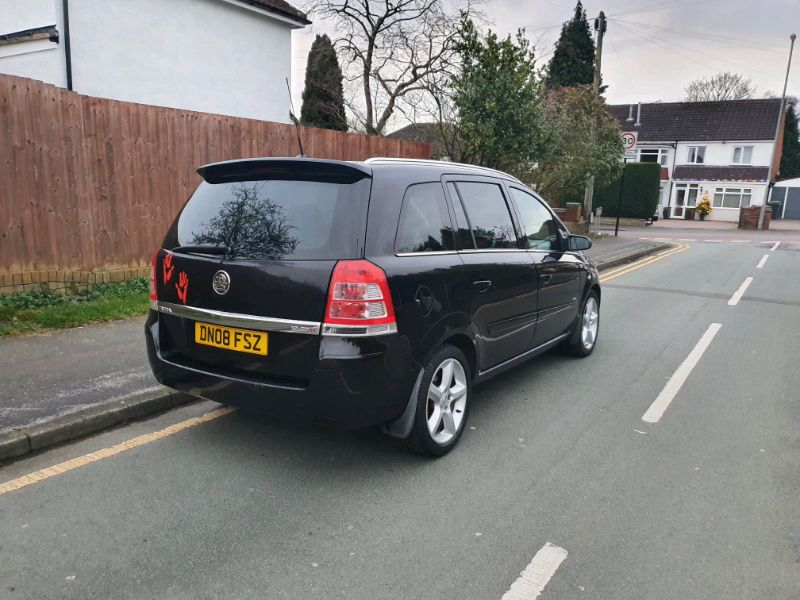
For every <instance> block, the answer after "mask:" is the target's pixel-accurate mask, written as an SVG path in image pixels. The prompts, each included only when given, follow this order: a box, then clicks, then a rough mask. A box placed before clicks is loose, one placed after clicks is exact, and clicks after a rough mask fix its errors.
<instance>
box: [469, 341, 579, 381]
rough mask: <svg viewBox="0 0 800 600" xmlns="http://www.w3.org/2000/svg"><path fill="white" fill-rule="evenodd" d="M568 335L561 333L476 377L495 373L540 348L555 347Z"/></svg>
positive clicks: (479, 373) (479, 372)
mask: <svg viewBox="0 0 800 600" xmlns="http://www.w3.org/2000/svg"><path fill="white" fill-rule="evenodd" d="M568 335H569V333H562V334H561V335H559V336H558V337H554V338H553V339H552V340H550V341H549V342H545V343H544V344H539V345H538V346H536V348H531V349H530V350H526V351H525V352H523V353H522V354H517V355H516V356H514V357H512V358H509V359H508V360H504V361H503V362H501V363H500V364H499V365H495V366H493V367H489V368H488V369H486V370H485V371H478V375H479V376H480V377H483V376H484V375H487V374H489V373H491V372H492V371H495V370H497V369H499V368H501V367H505V366H506V365H508V364H509V363H513V362H514V361H517V360H521V359H523V358H525V357H526V356H528V355H529V354H532V353H533V352H536V351H538V350H541V349H542V348H544V347H545V346H551V345H555V344H557V343H558V342H560V341H561V340H563V339H564V338H565V337H567V336H568Z"/></svg>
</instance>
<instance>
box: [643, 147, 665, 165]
mask: <svg viewBox="0 0 800 600" xmlns="http://www.w3.org/2000/svg"><path fill="white" fill-rule="evenodd" d="M639 162H653V163H658V164H659V165H661V166H662V167H665V166H667V149H666V148H642V149H640V150H639Z"/></svg>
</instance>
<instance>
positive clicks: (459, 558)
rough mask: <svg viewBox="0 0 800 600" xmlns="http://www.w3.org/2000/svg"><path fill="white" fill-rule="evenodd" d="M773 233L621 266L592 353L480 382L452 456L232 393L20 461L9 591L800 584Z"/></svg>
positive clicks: (796, 248) (305, 594)
mask: <svg viewBox="0 0 800 600" xmlns="http://www.w3.org/2000/svg"><path fill="white" fill-rule="evenodd" d="M770 248H771V246H769V245H763V244H758V243H752V244H725V243H721V244H694V245H691V247H689V248H688V249H686V250H685V251H682V252H679V253H676V254H674V255H671V256H668V257H665V258H662V259H660V260H657V261H654V262H647V263H645V264H644V266H641V267H640V268H637V269H634V270H622V271H620V272H618V273H620V274H618V275H617V276H616V277H613V278H611V277H612V276H613V272H612V273H611V274H606V275H605V277H606V278H607V279H609V280H608V282H607V283H606V284H605V286H604V289H603V301H602V318H601V334H600V341H599V345H598V347H597V349H596V351H595V353H594V354H593V355H592V356H591V357H590V358H588V359H583V360H581V359H574V358H567V357H563V356H559V355H557V354H549V355H545V356H543V357H540V358H539V359H537V360H535V361H534V362H532V363H530V364H529V365H527V366H524V367H521V368H518V369H516V370H514V371H512V372H510V373H508V374H507V375H504V376H503V377H502V378H500V379H499V380H495V381H492V382H489V383H487V384H486V385H484V386H481V387H478V388H476V390H475V392H474V394H473V399H472V402H473V406H472V413H471V415H470V423H469V426H470V428H469V429H468V430H467V431H466V432H465V435H464V438H463V439H462V441H461V443H460V445H459V447H458V448H457V449H456V450H455V451H454V452H452V453H451V454H449V455H448V456H446V457H444V458H442V459H439V460H428V459H424V458H421V457H417V456H414V455H411V454H408V453H406V452H405V451H404V450H403V449H401V448H400V447H399V446H398V444H397V443H396V442H394V441H393V440H391V439H388V438H384V437H382V436H380V435H379V434H377V433H375V432H372V431H366V432H355V433H353V432H351V433H340V432H335V431H328V430H321V429H317V428H312V427H303V426H297V425H288V424H282V423H270V422H264V421H256V420H253V419H252V418H250V417H247V416H245V415H243V414H241V413H239V412H233V413H230V414H226V415H224V416H219V417H218V418H215V419H213V420H209V421H208V422H204V423H201V424H196V425H195V426H193V427H191V428H186V424H184V425H183V426H182V430H180V431H175V430H167V431H166V432H164V431H163V429H164V428H165V427H168V426H169V425H172V424H175V423H183V422H185V420H186V419H189V418H191V417H195V416H198V415H202V414H204V413H207V412H209V411H212V410H214V409H215V408H216V405H213V404H211V403H202V404H196V405H191V406H187V407H183V408H181V409H178V410H175V411H172V412H170V413H168V414H165V415H162V416H160V417H157V418H154V419H151V420H149V421H145V422H140V423H134V424H132V425H129V426H127V427H124V428H120V429H117V430H114V431H111V432H108V433H105V434H102V435H98V436H95V437H93V438H89V439H86V440H83V441H81V442H78V443H75V444H72V445H69V446H66V447H63V448H60V449H55V450H52V451H49V452H46V453H43V454H40V455H37V456H33V457H30V458H27V459H25V460H21V461H18V462H16V463H13V464H11V465H7V466H5V467H2V468H0V598H26V599H27V598H76V599H88V598H103V599H108V598H187V599H188V598H193V599H194V598H259V599H263V598H292V599H296V598H326V599H327V598H348V599H350V598H352V599H361V598H363V599H376V598H426V599H430V598H459V599H470V598H475V599H482V600H484V599H492V598H497V599H499V598H501V597H502V596H503V595H504V594H505V593H506V592H507V591H508V590H509V589H510V588H512V586H515V587H514V589H515V590H516V589H518V588H519V586H522V587H523V588H524V587H525V586H528V589H527V592H525V593H527V596H524V595H523V596H521V597H528V598H534V597H535V595H534V594H535V592H536V590H537V589H540V588H543V590H544V591H543V592H542V593H541V596H540V598H543V599H555V598H591V599H620V598H637V599H638V598H648V599H649V598H654V599H675V598H681V599H684V598H692V599H694V598H709V599H719V598H770V599H776V600H777V599H784V598H785V599H789V598H792V599H794V598H798V597H799V596H800V502H798V497H800V452H798V451H800V430H799V429H798V427H797V423H798V421H799V420H800V401H799V400H800V369H798V356H800V336H798V335H797V332H798V331H800V244H794V245H790V244H783V245H781V246H780V247H778V248H776V249H775V250H773V251H770ZM765 254H766V255H769V258H768V259H767V260H766V262H765V263H763V264H762V268H760V269H759V268H757V264H758V263H759V262H761V261H762V259H763V256H764V255H765ZM748 277H752V278H753V279H752V281H751V283H750V284H749V287H747V289H746V290H745V291H744V293H743V295H742V296H741V299H740V300H739V301H738V302H737V303H735V304H734V305H730V304H729V302H732V300H731V299H732V297H733V296H734V295H735V293H736V292H737V290H739V289H740V287H741V286H742V285H743V283H744V282H745V280H746V278H748ZM713 323H717V324H719V325H720V327H718V328H717V327H711V326H712V324H713ZM711 331H714V332H715V334H713V336H712V337H711V338H709V336H710V335H711V334H710V333H709V332H711ZM698 348H700V350H702V352H701V351H699V350H698ZM693 349H694V350H693ZM694 359H696V360H694ZM686 362H689V363H693V364H696V366H694V368H693V369H692V370H691V371H690V372H688V374H687V373H684V374H686V377H685V382H684V383H683V385H682V386H680V387H679V388H678V389H677V390H676V389H675V383H676V377H678V376H679V375H680V374H681V372H682V371H681V369H679V367H681V365H682V364H684V365H685V363H686ZM676 372H677V375H676ZM672 392H674V393H672ZM665 393H666V397H668V400H670V401H669V402H667V405H666V406H664V404H663V399H664V397H665ZM670 396H671V397H670ZM657 398H659V402H660V403H661V404H660V406H661V407H662V408H663V409H664V410H663V411H662V414H661V416H660V418H659V419H658V420H657V422H653V423H649V422H645V421H643V420H642V417H643V415H645V413H649V412H650V410H651V407H652V405H653V404H654V401H656V399H657ZM189 424H192V423H189ZM158 431H161V433H159V434H158V435H155V436H154V435H151V434H152V433H153V432H158ZM140 435H145V436H149V437H144V438H139V440H138V441H137V442H135V443H133V444H130V445H129V446H134V447H131V448H130V449H126V448H128V446H125V447H115V444H119V443H120V442H123V441H125V440H130V439H132V438H134V437H136V436H140ZM156 438H158V439H156ZM104 448H115V449H114V450H111V451H108V450H106V451H101V449H104ZM92 452H95V453H96V454H94V455H90V456H87V453H92ZM76 457H82V458H78V460H76V461H74V462H73V463H68V464H67V465H65V466H62V467H60V468H58V469H55V470H49V471H47V470H45V471H44V472H43V473H42V472H39V473H37V475H36V476H35V479H41V478H45V477H46V478H45V479H43V480H41V481H38V482H32V481H33V480H30V479H26V480H20V479H19V478H21V477H23V476H25V475H27V474H30V473H33V472H37V471H38V470H41V469H46V468H47V467H50V466H52V465H55V464H57V463H61V462H63V461H67V460H70V459H73V458H76ZM84 463H87V464H84ZM60 471H64V472H61V473H59V472H60ZM9 481H16V482H18V483H20V482H21V483H30V485H26V486H25V487H21V488H19V489H9V487H8V486H6V487H5V488H4V487H3V485H4V484H3V482H9ZM547 544H551V545H553V546H556V547H557V548H559V549H563V550H564V551H565V552H566V558H564V555H565V554H564V552H561V553H560V554H559V555H558V556H559V557H560V558H559V559H558V560H546V557H545V554H547V551H548V548H549V549H551V550H552V548H551V547H550V546H547ZM542 548H545V551H543V552H544V553H541V552H540V550H542ZM559 552H560V551H559ZM537 553H539V554H537ZM534 556H537V558H536V559H534ZM548 556H550V557H551V558H552V556H553V553H552V552H550V554H549V555H548ZM543 557H545V558H544V559H543ZM532 559H534V561H533V563H534V568H533V569H532V571H533V576H532V577H529V578H527V579H526V580H524V581H522V582H521V583H520V582H519V581H518V578H519V577H520V572H521V571H522V570H523V569H526V567H527V566H528V565H530V564H531V562H532ZM543 572H544V574H542V573H543ZM548 575H552V577H551V578H549V580H548V577H547V576H548ZM515 582H516V583H515Z"/></svg>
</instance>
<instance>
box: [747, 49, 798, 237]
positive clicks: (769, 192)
mask: <svg viewBox="0 0 800 600" xmlns="http://www.w3.org/2000/svg"><path fill="white" fill-rule="evenodd" d="M789 39H790V40H791V42H790V44H789V62H788V64H787V65H786V79H784V80H783V94H782V95H781V109H780V110H779V111H778V122H777V123H776V124H775V140H774V143H773V144H772V160H770V163H769V175H768V176H767V193H766V194H765V195H764V201H763V202H762V203H761V210H760V211H758V227H757V229H761V228H762V227H763V226H764V213H765V212H766V210H767V200H769V199H770V197H771V196H772V187H773V186H774V185H775V184H774V183H773V181H772V180H773V179H775V176H776V173H775V171H776V169H775V159H776V158H777V155H778V136H779V135H780V134H781V125H782V124H783V119H784V115H783V110H784V108H786V86H787V85H788V84H789V71H790V70H791V68H792V54H793V53H794V41H795V40H796V39H797V36H796V35H795V34H794V33H793V34H792V35H790V36H789Z"/></svg>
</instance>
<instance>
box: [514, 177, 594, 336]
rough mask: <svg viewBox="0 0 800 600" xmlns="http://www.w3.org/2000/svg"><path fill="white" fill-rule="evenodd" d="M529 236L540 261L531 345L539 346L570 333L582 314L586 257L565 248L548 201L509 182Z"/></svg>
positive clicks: (530, 250)
mask: <svg viewBox="0 0 800 600" xmlns="http://www.w3.org/2000/svg"><path fill="white" fill-rule="evenodd" d="M509 189H510V190H511V197H512V198H513V199H514V203H515V204H516V206H517V210H518V213H519V216H520V220H521V221H522V227H523V229H524V233H525V237H526V239H527V245H528V253H529V254H530V256H531V258H532V259H533V261H534V263H535V264H536V273H537V275H538V279H539V303H538V304H539V306H538V311H537V320H536V331H535V332H534V336H533V340H532V341H531V348H538V347H539V346H542V345H544V344H547V343H548V342H551V341H552V340H554V339H556V338H558V337H560V336H563V335H564V334H565V333H568V332H569V331H570V330H571V328H572V327H573V325H574V324H575V319H576V317H577V315H578V311H579V308H580V302H581V300H582V297H581V296H582V295H581V290H582V289H583V285H584V281H585V270H584V267H583V261H581V260H580V258H578V257H577V256H575V254H574V253H571V252H565V251H564V250H565V248H564V246H565V242H566V238H567V235H566V232H565V235H563V236H561V235H559V230H560V228H559V225H558V224H557V223H556V221H555V219H554V218H553V215H552V214H551V212H550V210H549V209H548V208H546V206H545V205H544V203H543V202H542V201H540V200H539V199H538V198H537V197H536V196H534V195H533V194H531V193H530V192H528V191H526V190H523V189H522V188H519V187H516V186H509Z"/></svg>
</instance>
